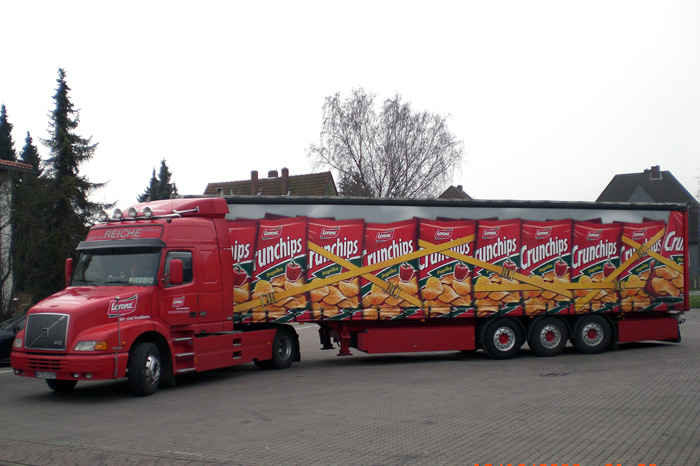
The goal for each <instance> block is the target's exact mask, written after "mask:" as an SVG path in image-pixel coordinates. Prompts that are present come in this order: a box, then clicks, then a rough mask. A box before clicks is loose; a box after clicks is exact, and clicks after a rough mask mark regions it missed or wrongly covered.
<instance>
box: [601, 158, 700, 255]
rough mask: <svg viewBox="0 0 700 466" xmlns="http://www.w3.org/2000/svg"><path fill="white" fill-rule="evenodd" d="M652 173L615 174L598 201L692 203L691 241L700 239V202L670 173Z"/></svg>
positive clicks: (689, 227)
mask: <svg viewBox="0 0 700 466" xmlns="http://www.w3.org/2000/svg"><path fill="white" fill-rule="evenodd" d="M653 168H654V169H656V170H655V171H657V173H658V174H657V175H656V176H655V175H654V173H653V171H652V170H644V171H643V172H642V173H625V174H621V175H615V176H614V177H613V179H612V180H610V183H608V186H606V187H605V189H604V190H603V192H602V193H600V196H598V199H596V202H675V203H681V204H688V205H689V209H688V240H689V241H690V242H691V243H697V242H698V240H699V239H700V224H699V223H698V208H699V207H700V202H698V200H697V199H695V197H694V196H693V195H692V194H690V192H688V190H687V189H685V187H684V186H683V185H682V184H681V183H680V182H679V181H678V180H677V179H676V177H675V176H673V174H672V173H671V172H669V171H659V170H658V166H657V167H653Z"/></svg>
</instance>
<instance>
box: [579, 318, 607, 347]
mask: <svg viewBox="0 0 700 466" xmlns="http://www.w3.org/2000/svg"><path fill="white" fill-rule="evenodd" d="M604 336H605V335H604V332H603V327H601V326H600V325H599V324H596V323H594V322H591V323H589V324H586V325H585V326H584V327H583V329H582V331H581V339H582V340H583V342H584V343H585V344H586V345H588V346H596V345H598V344H600V343H601V342H602V341H603V338H604Z"/></svg>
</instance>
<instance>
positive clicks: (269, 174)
mask: <svg viewBox="0 0 700 466" xmlns="http://www.w3.org/2000/svg"><path fill="white" fill-rule="evenodd" d="M267 177H268V178H277V170H270V171H268V172H267Z"/></svg>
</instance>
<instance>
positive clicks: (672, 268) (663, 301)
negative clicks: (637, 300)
mask: <svg viewBox="0 0 700 466" xmlns="http://www.w3.org/2000/svg"><path fill="white" fill-rule="evenodd" d="M685 231H687V230H686V227H685V224H684V222H683V214H682V213H681V212H671V214H670V216H669V218H668V225H667V227H666V234H665V235H664V238H663V241H662V243H661V253H660V255H661V259H663V260H657V261H655V262H654V263H653V264H652V270H653V272H652V273H651V275H650V280H649V285H648V286H647V288H646V291H647V292H648V293H649V295H650V296H653V297H654V298H655V302H656V303H657V304H658V305H659V306H661V308H662V309H664V308H666V309H668V308H671V307H672V306H673V305H674V304H679V305H682V304H683V301H684V298H685V283H684V280H683V276H684V274H683V271H684V268H685V264H684V259H683V258H684V254H685V234H684V232H685ZM680 308H682V306H681V307H679V309H680Z"/></svg>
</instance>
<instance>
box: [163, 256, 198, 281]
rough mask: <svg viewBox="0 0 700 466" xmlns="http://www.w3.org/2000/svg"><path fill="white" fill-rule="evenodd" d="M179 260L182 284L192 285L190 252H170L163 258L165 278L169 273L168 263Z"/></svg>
mask: <svg viewBox="0 0 700 466" xmlns="http://www.w3.org/2000/svg"><path fill="white" fill-rule="evenodd" d="M173 259H180V260H181V261H182V283H183V284H185V283H192V277H193V273H192V253H191V252H190V251H170V252H168V255H167V256H166V258H165V276H166V277H167V276H168V274H169V273H170V261H171V260H173Z"/></svg>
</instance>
